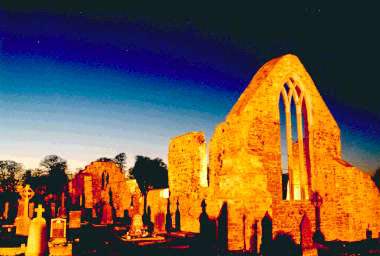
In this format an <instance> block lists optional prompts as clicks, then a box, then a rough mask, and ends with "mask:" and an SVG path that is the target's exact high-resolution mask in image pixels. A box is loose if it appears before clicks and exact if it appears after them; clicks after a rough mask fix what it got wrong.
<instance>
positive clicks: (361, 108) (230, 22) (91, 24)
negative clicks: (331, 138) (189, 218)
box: [0, 2, 380, 171]
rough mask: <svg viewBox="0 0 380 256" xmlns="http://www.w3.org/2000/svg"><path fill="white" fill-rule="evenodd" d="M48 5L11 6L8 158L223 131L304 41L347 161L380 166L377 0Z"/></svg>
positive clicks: (139, 149) (6, 39)
mask: <svg viewBox="0 0 380 256" xmlns="http://www.w3.org/2000/svg"><path fill="white" fill-rule="evenodd" d="M47 3H48V2H46V3H43V2H39V3H37V4H36V3H34V4H33V5H31V4H30V6H23V7H20V6H12V5H10V6H7V7H4V8H3V9H1V10H0V105H1V108H0V116H1V122H0V124H1V125H0V140H1V141H2V147H1V148H0V158H1V159H14V160H17V161H20V162H23V163H24V164H25V166H27V167H35V166H37V165H38V162H39V161H40V160H41V159H42V158H43V157H44V156H45V155H47V154H52V153H55V154H59V155H61V156H62V157H63V158H65V159H67V160H68V163H69V166H70V168H71V169H75V168H77V167H83V166H84V165H85V164H87V163H88V162H90V161H92V160H94V159H97V158H98V157H102V156H106V157H113V156H114V155H116V154H117V153H119V152H126V153H127V155H128V157H129V159H130V161H133V158H134V156H135V155H136V154H144V155H148V156H151V157H156V156H158V157H161V158H163V159H164V160H165V161H166V154H167V146H168V141H169V139H170V138H171V137H173V136H176V135H178V134H181V133H184V132H187V131H190V130H203V131H205V132H206V134H207V136H208V139H210V137H211V135H212V133H213V129H214V127H215V125H216V124H217V123H219V122H221V121H222V120H223V118H224V117H225V115H226V114H227V113H228V111H229V110H230V108H231V107H232V106H233V104H234V103H235V102H236V100H237V98H238V97H239V95H240V94H241V93H242V91H243V90H244V89H245V87H246V85H247V84H248V82H249V81H250V79H251V78H252V76H253V75H254V73H255V72H256V71H257V69H258V68H259V67H260V66H261V65H262V64H264V63H265V62H266V61H267V60H269V59H271V58H273V57H276V56H279V55H282V54H286V53H289V52H290V53H294V54H296V55H298V56H299V57H300V58H301V61H302V62H303V63H304V65H305V67H306V68H307V70H308V71H309V73H310V74H311V76H312V78H313V79H314V82H315V83H316V85H317V87H318V89H319V90H320V92H321V95H322V97H323V98H324V99H325V101H326V103H327V105H328V106H329V108H330V110H331V112H332V113H333V115H334V116H335V118H336V119H337V121H338V123H339V125H340V127H341V130H342V141H343V153H344V157H345V158H346V160H348V161H350V162H351V163H353V164H355V165H358V166H360V167H362V168H364V169H367V170H370V171H372V170H374V169H375V168H376V167H378V166H380V160H379V159H380V121H379V120H380V113H379V109H380V104H379V100H378V98H379V97H378V93H377V91H376V90H375V88H376V87H377V84H376V83H377V81H376V80H375V77H376V76H375V74H376V73H377V72H378V71H377V68H378V65H377V63H376V62H375V61H374V60H375V59H376V57H379V49H378V47H377V45H379V44H378V43H379V42H378V39H376V38H375V37H374V33H375V31H376V30H375V29H376V25H375V24H378V18H376V16H375V14H376V13H374V12H373V11H371V10H372V8H370V7H365V8H361V7H357V6H329V7H326V6H277V7H278V8H275V9H273V8H272V7H270V6H244V5H235V6H227V5H222V4H219V5H218V6H213V5H211V4H210V5H204V4H203V5H197V4H194V3H192V4H188V6H183V5H181V6H180V5H178V6H176V5H170V6H169V5H167V6H163V5H157V4H156V5H155V6H153V5H152V4H150V6H149V8H147V7H144V6H138V5H123V6H120V5H104V4H102V5H99V4H98V5H96V4H94V3H92V5H91V6H89V5H88V4H84V3H78V2H76V3H75V4H74V3H68V4H65V5H60V6H59V5H56V6H49V5H47Z"/></svg>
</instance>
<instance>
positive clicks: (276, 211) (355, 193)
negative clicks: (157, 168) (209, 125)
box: [168, 55, 380, 250]
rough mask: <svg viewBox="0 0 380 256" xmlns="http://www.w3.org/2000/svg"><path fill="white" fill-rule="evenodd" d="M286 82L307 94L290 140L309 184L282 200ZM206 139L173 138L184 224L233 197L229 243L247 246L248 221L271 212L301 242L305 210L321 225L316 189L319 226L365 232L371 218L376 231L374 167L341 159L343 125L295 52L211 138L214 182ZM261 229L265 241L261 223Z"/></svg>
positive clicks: (340, 234) (302, 181) (256, 84)
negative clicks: (204, 150)
mask: <svg viewBox="0 0 380 256" xmlns="http://www.w3.org/2000/svg"><path fill="white" fill-rule="evenodd" d="M285 83H291V84H294V85H295V86H297V90H298V92H299V93H300V95H299V97H300V98H302V97H303V98H302V99H303V103H302V104H304V109H303V111H304V112H303V114H304V122H303V125H304V126H305V129H304V131H303V132H304V137H303V138H302V139H300V140H298V142H294V141H293V142H292V143H294V144H292V146H291V147H293V151H294V152H293V154H295V155H294V157H292V158H291V159H292V162H299V161H300V159H301V158H302V159H303V161H304V162H305V166H303V165H302V164H301V165H299V166H297V167H294V168H293V166H290V172H299V177H298V178H297V179H298V180H297V182H299V185H300V186H301V187H302V188H305V191H304V192H303V194H304V195H303V196H302V197H301V198H300V199H301V200H294V199H293V200H290V201H286V200H283V199H282V168H281V139H280V128H281V126H280V113H279V97H280V94H281V91H282V90H283V88H284V84H285ZM204 141H205V139H204V135H203V133H200V132H192V133H187V134H185V135H182V136H179V137H176V138H174V139H173V140H172V141H171V142H170V145H169V154H168V158H169V188H170V192H171V199H172V198H173V199H174V200H176V199H178V200H179V201H180V208H181V221H182V220H183V225H182V229H183V230H187V231H195V232H196V231H198V228H195V227H198V225H197V222H198V218H199V215H200V213H201V208H200V207H199V205H200V202H201V200H202V199H206V202H207V213H208V214H209V216H210V217H211V218H214V219H218V217H219V213H220V210H221V207H222V205H223V204H224V203H226V204H227V213H228V214H227V216H228V217H227V218H228V239H227V241H228V249H229V250H242V249H249V248H247V246H249V239H250V236H251V232H249V230H250V227H251V226H252V225H253V224H254V223H257V222H259V223H260V222H261V220H262V219H263V218H264V216H265V214H266V213H267V214H268V215H269V216H270V217H271V218H272V225H273V232H275V233H276V232H279V231H285V232H288V233H289V234H291V235H292V236H293V238H294V239H295V241H297V242H299V236H300V231H299V227H300V222H301V219H302V216H303V215H304V214H305V213H306V214H307V216H308V218H309V219H310V221H311V224H312V231H315V230H316V226H315V225H316V224H315V220H316V216H315V212H316V211H315V206H314V203H313V202H312V201H311V199H312V196H313V194H314V193H315V192H318V193H319V195H320V196H321V197H322V199H323V203H322V205H321V208H320V212H321V230H322V232H323V233H324V234H325V236H326V238H327V239H328V240H333V239H342V240H351V241H352V240H359V239H363V238H364V237H365V229H366V228H367V227H368V225H369V226H370V228H371V229H372V230H373V231H374V234H376V235H377V232H378V229H379V222H380V221H379V220H378V218H377V217H378V216H379V215H378V214H379V207H380V204H379V203H380V198H379V192H378V190H377V188H376V187H375V186H374V184H373V182H372V181H371V180H370V177H369V175H368V174H365V173H363V172H362V171H360V170H358V169H357V168H354V167H349V166H348V164H345V162H344V161H343V160H342V159H341V144H340V130H339V127H338V125H337V123H336V121H335V119H334V118H333V116H332V115H331V113H330V111H329V109H328V108H327V106H326V104H325V102H324V101H323V99H322V97H321V96H320V94H319V92H318V90H317V88H316V86H315V85H314V83H313V81H312V79H311V77H310V76H309V74H308V73H307V72H306V70H305V68H304V67H303V65H302V64H301V62H300V61H299V59H298V58H297V57H296V56H294V55H285V56H282V57H280V58H276V59H273V60H271V61H269V62H268V63H266V64H265V65H264V66H263V67H262V68H261V69H260V70H259V71H258V72H257V74H256V75H255V76H254V77H253V79H252V81H251V82H250V84H249V85H248V87H247V89H246V90H245V91H244V92H243V93H242V95H241V96H240V98H239V100H238V101H237V103H236V104H235V105H234V107H233V108H232V110H231V111H230V113H229V114H228V115H227V117H226V119H225V121H224V122H222V123H221V124H219V125H217V127H216V129H215V132H214V135H213V137H212V138H211V141H210V148H209V172H208V177H209V186H208V188H203V187H201V186H200V185H199V176H200V168H199V166H200V159H201V158H202V156H201V154H200V153H199V152H200V151H199V148H200V147H202V146H203V145H204V143H205V142H204ZM298 143H302V145H303V150H304V152H303V155H302V153H299V152H302V151H299V149H302V147H301V146H300V145H299V144H298ZM298 153H299V155H298ZM300 156H301V158H300ZM302 166H303V167H302ZM292 168H293V170H292ZM297 168H298V169H297ZM291 175H292V173H290V177H291ZM369 200H371V201H369ZM256 232H257V240H258V241H259V243H260V238H261V234H262V232H263V231H262V230H261V227H260V225H259V227H258V228H257V231H256ZM244 234H245V236H244ZM273 235H275V234H273ZM244 246H245V248H244Z"/></svg>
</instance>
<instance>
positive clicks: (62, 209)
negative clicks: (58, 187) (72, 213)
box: [58, 192, 67, 218]
mask: <svg viewBox="0 0 380 256" xmlns="http://www.w3.org/2000/svg"><path fill="white" fill-rule="evenodd" d="M58 216H59V217H61V218H66V217H67V214H66V207H65V193H64V192H62V194H61V206H60V207H59V209H58Z"/></svg>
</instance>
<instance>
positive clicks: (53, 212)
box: [50, 202, 56, 218]
mask: <svg viewBox="0 0 380 256" xmlns="http://www.w3.org/2000/svg"><path fill="white" fill-rule="evenodd" d="M55 208H56V205H55V202H51V203H50V217H51V218H55V217H56V212H55Z"/></svg>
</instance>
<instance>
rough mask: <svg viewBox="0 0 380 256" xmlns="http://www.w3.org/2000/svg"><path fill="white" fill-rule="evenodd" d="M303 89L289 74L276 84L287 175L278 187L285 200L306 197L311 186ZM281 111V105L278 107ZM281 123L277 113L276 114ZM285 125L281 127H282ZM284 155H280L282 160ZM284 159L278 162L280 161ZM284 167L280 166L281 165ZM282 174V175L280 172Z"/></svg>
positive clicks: (304, 93) (307, 123) (306, 105)
mask: <svg viewBox="0 0 380 256" xmlns="http://www.w3.org/2000/svg"><path fill="white" fill-rule="evenodd" d="M305 95H307V92H306V90H305V88H304V87H303V86H302V84H301V83H299V82H298V81H297V79H296V78H294V77H293V76H289V77H288V78H287V79H286V80H285V81H284V83H283V85H282V86H281V87H280V92H279V97H280V101H279V108H281V107H282V106H281V100H282V103H283V106H284V108H285V117H284V118H282V119H285V125H283V124H282V125H281V124H280V133H281V134H280V137H281V135H282V134H283V131H281V129H285V131H286V139H285V140H286V148H287V151H286V159H287V165H288V166H287V171H288V178H287V179H284V178H283V179H282V182H286V181H287V182H288V184H287V185H285V184H282V187H283V188H285V190H287V191H286V192H284V191H283V199H285V198H284V197H285V196H284V195H286V199H288V200H307V199H308V198H309V192H310V187H311V177H310V176H311V170H310V167H311V165H310V151H309V137H308V136H309V120H310V119H309V118H308V115H309V113H308V112H309V111H308V103H307V97H305ZM279 113H280V115H281V113H282V112H281V109H280V112H279ZM280 123H281V117H280ZM284 126H285V127H284ZM283 145H284V143H281V152H282V154H284V146H283ZM284 158H285V157H282V161H284ZM283 164H284V163H282V165H283ZM282 168H284V166H282ZM283 177H284V176H283Z"/></svg>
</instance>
